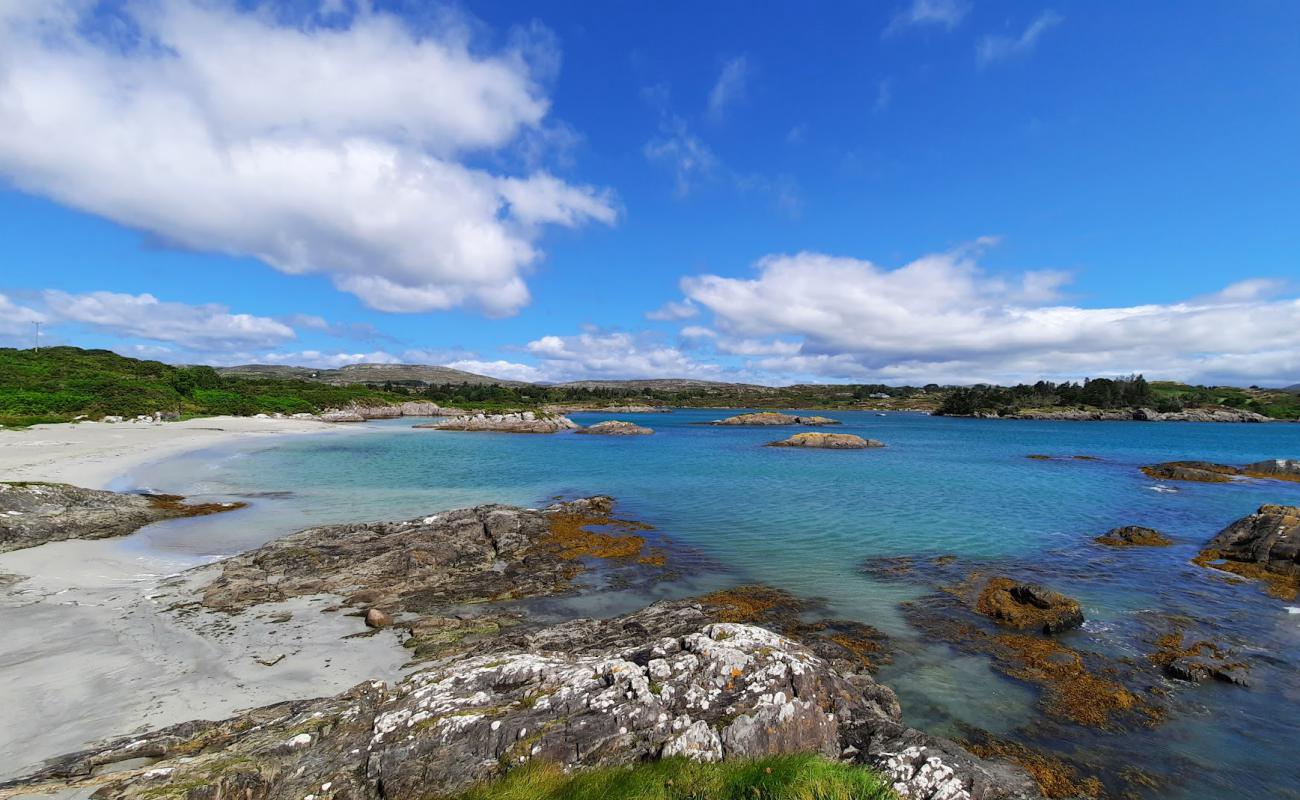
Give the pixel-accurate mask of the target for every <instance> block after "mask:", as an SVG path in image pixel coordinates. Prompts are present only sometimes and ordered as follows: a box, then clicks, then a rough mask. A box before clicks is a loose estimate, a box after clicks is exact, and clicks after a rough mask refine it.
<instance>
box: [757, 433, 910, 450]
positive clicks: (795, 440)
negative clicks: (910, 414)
mask: <svg viewBox="0 0 1300 800" xmlns="http://www.w3.org/2000/svg"><path fill="white" fill-rule="evenodd" d="M766 446H767V447H808V448H813V449H819V450H866V449H867V448H871V447H884V446H885V443H884V442H878V441H876V440H875V439H863V438H862V437H861V436H854V435H853V434H851V433H796V434H795V435H794V436H791V437H790V438H789V439H782V440H780V441H777V442H768V443H767V445H766Z"/></svg>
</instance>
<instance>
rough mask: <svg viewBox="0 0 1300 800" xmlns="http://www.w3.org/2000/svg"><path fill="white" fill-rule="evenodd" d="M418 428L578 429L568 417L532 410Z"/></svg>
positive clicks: (493, 429)
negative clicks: (549, 415) (551, 415)
mask: <svg viewBox="0 0 1300 800" xmlns="http://www.w3.org/2000/svg"><path fill="white" fill-rule="evenodd" d="M414 427H416V428H433V429H434V430H440V431H496V432H500V433H555V432H557V431H563V430H576V429H577V428H578V425H576V424H575V423H574V422H573V420H571V419H569V418H568V417H547V416H539V415H538V414H536V413H534V412H532V411H523V412H518V413H514V414H473V415H466V416H463V417H453V418H451V419H448V420H443V421H442V422H430V423H425V424H423V425H416V426H414Z"/></svg>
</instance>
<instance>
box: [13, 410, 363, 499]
mask: <svg viewBox="0 0 1300 800" xmlns="http://www.w3.org/2000/svg"><path fill="white" fill-rule="evenodd" d="M350 429H351V428H350V427H349V426H346V425H336V424H331V423H327V422H320V421H317V420H309V419H274V418H254V417H204V418H201V419H191V420H186V421H184V422H161V423H151V422H118V423H101V422H79V423H61V424H57V425H36V426H33V427H31V428H28V429H26V430H3V431H0V480H10V481H36V480H39V481H55V482H61V483H71V484H74V485H76V486H85V487H87V488H91V489H102V488H105V487H107V486H108V485H109V483H111V482H112V481H114V480H115V479H118V478H120V477H122V476H123V475H125V474H127V473H128V472H130V471H131V470H132V469H134V468H135V467H138V466H140V465H142V464H148V463H150V462H153V461H161V460H163V459H165V458H169V457H171V456H174V455H177V454H180V453H184V452H188V451H191V450H201V449H203V448H206V447H213V446H216V445H220V444H226V443H229V442H234V441H239V440H242V439H252V438H258V437H271V436H285V435H294V434H307V433H316V434H319V433H328V432H331V431H333V432H341V431H346V430H350Z"/></svg>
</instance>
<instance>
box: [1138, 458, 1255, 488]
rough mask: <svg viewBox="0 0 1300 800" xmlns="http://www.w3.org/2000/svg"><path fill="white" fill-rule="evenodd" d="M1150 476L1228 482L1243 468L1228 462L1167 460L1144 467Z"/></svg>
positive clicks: (1164, 478) (1180, 479)
mask: <svg viewBox="0 0 1300 800" xmlns="http://www.w3.org/2000/svg"><path fill="white" fill-rule="evenodd" d="M1142 472H1143V473H1144V474H1145V475H1146V476H1147V477H1148V478H1155V479H1156V480H1162V481H1198V482H1200V483H1227V482H1228V481H1231V480H1232V479H1233V478H1235V477H1237V476H1238V475H1240V474H1241V470H1239V469H1237V468H1236V467H1230V466H1228V465H1226V464H1211V463H1210V462H1208V461H1167V462H1165V463H1163V464H1153V465H1152V466H1149V467H1143V468H1142Z"/></svg>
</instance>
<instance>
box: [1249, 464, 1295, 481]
mask: <svg viewBox="0 0 1300 800" xmlns="http://www.w3.org/2000/svg"><path fill="white" fill-rule="evenodd" d="M1241 471H1242V473H1243V474H1245V475H1249V476H1250V477H1252V478H1272V479H1274V480H1279V481H1300V459H1294V458H1275V459H1269V460H1268V461H1256V462H1255V463H1253V464H1247V465H1246V466H1244V467H1242V468H1241Z"/></svg>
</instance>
